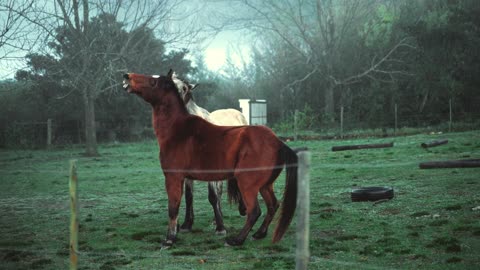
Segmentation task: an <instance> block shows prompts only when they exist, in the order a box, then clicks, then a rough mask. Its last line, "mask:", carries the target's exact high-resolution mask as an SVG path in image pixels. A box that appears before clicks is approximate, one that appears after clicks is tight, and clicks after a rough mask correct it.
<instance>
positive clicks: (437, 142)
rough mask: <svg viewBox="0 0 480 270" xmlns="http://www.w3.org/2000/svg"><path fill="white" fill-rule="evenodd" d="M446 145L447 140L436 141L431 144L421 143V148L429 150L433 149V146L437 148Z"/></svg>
mask: <svg viewBox="0 0 480 270" xmlns="http://www.w3.org/2000/svg"><path fill="white" fill-rule="evenodd" d="M447 143H448V140H436V141H431V142H428V143H422V144H421V146H422V147H423V148H429V147H435V146H439V145H442V144H447Z"/></svg>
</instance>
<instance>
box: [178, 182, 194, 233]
mask: <svg viewBox="0 0 480 270" xmlns="http://www.w3.org/2000/svg"><path fill="white" fill-rule="evenodd" d="M193 219H194V215H193V180H185V220H184V221H183V224H182V225H181V226H180V231H181V232H190V231H191V230H192V225H193Z"/></svg>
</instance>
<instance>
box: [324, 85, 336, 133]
mask: <svg viewBox="0 0 480 270" xmlns="http://www.w3.org/2000/svg"><path fill="white" fill-rule="evenodd" d="M333 88H334V85H330V86H329V87H327V89H325V109H324V113H325V115H324V119H325V121H326V122H327V123H328V124H331V123H333V122H334V119H335V118H334V115H335V106H334V105H335V100H334V96H333Z"/></svg>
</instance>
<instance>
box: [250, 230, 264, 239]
mask: <svg viewBox="0 0 480 270" xmlns="http://www.w3.org/2000/svg"><path fill="white" fill-rule="evenodd" d="M266 236H267V232H264V233H259V232H256V233H255V234H253V236H252V238H253V240H260V239H263V238H265V237H266Z"/></svg>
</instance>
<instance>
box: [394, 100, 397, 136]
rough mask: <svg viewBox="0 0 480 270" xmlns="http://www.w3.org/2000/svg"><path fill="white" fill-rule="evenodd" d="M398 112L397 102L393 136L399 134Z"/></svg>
mask: <svg viewBox="0 0 480 270" xmlns="http://www.w3.org/2000/svg"><path fill="white" fill-rule="evenodd" d="M397 113H398V106H397V103H395V127H394V129H393V136H397V128H398V118H397V115H398V114H397Z"/></svg>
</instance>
